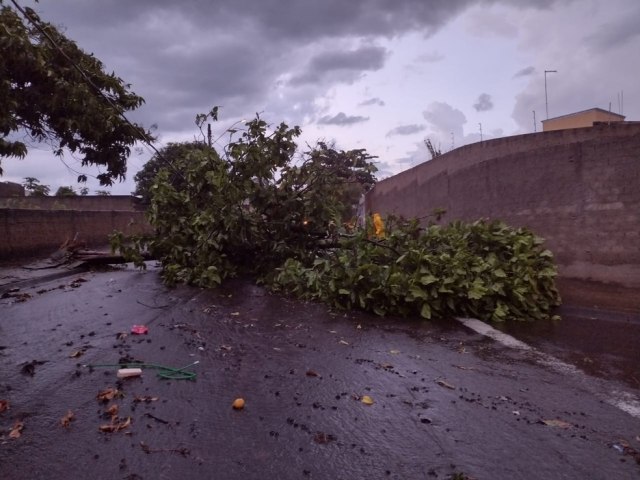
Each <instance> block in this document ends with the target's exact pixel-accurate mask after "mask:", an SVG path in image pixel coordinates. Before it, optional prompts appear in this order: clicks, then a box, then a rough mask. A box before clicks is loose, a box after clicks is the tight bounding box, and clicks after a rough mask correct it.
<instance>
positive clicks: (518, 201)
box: [365, 122, 640, 307]
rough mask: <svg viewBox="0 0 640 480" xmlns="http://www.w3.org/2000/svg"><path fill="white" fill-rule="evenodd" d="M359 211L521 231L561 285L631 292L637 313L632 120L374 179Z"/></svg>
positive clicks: (636, 173) (486, 145) (637, 183)
mask: <svg viewBox="0 0 640 480" xmlns="http://www.w3.org/2000/svg"><path fill="white" fill-rule="evenodd" d="M365 208H366V211H367V212H368V213H372V212H379V213H382V214H396V215H402V216H404V217H424V216H427V215H429V214H430V213H431V212H432V211H433V210H434V209H436V208H444V209H446V212H447V213H446V214H445V216H444V217H443V219H442V222H445V223H446V222H449V221H452V220H457V219H459V220H467V221H472V220H477V219H479V218H489V219H500V220H503V221H505V222H507V223H508V224H511V225H513V226H524V227H528V228H530V229H531V230H533V231H534V232H535V233H536V234H537V235H540V236H542V237H544V238H545V239H546V245H547V246H548V248H549V249H551V250H552V251H553V252H554V254H555V258H556V261H557V263H558V266H559V273H560V276H561V277H563V278H568V279H578V280H586V281H595V282H603V283H608V284H616V285H619V286H620V287H621V288H631V289H637V290H638V294H639V295H638V298H639V300H638V305H639V307H640V242H639V241H638V240H640V122H626V123H621V124H610V125H607V124H600V125H596V126H594V127H591V128H579V129H571V130H560V131H552V132H544V133H537V134H528V135H519V136H513V137H507V138H501V139H495V140H489V141H486V142H481V143H475V144H471V145H466V146H464V147H461V148H458V149H456V150H453V151H451V152H448V153H446V154H444V155H442V156H440V157H437V158H435V159H433V160H431V161H428V162H425V163H423V164H421V165H418V166H416V167H414V168H412V169H410V170H407V171H405V172H402V173H400V174H398V175H395V176H393V177H390V178H387V179H385V180H382V181H381V182H379V183H378V184H377V185H376V186H375V187H374V189H373V190H372V191H371V192H369V193H368V194H367V197H366V198H365ZM427 221H428V219H425V220H424V222H425V223H426V222H427Z"/></svg>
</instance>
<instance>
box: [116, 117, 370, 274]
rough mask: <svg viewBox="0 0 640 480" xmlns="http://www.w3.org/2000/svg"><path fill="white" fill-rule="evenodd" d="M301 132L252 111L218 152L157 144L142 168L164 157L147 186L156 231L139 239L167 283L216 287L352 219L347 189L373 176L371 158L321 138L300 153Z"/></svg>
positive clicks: (306, 249)
mask: <svg viewBox="0 0 640 480" xmlns="http://www.w3.org/2000/svg"><path fill="white" fill-rule="evenodd" d="M300 133H301V131H300V129H299V128H298V127H294V128H289V127H288V126H287V125H286V124H284V123H282V124H280V125H278V126H276V127H275V128H271V127H270V126H269V125H267V123H266V122H265V121H264V120H262V119H261V118H260V117H259V116H258V117H256V118H255V119H254V120H252V121H251V122H248V123H247V124H246V125H245V128H244V129H243V131H242V133H241V135H240V136H239V138H238V139H237V140H236V141H233V142H231V143H229V144H228V145H227V146H226V147H225V148H224V151H223V152H222V154H221V155H219V154H218V153H217V152H216V151H215V150H214V149H212V148H209V147H208V146H205V145H194V144H182V145H175V144H174V145H169V146H168V147H167V149H165V150H164V151H165V152H167V153H171V154H172V155H170V156H169V157H166V156H165V155H162V157H159V158H156V159H153V160H152V162H153V165H152V166H151V167H149V168H148V169H147V173H149V172H153V171H154V170H156V167H157V166H158V165H159V164H161V163H163V162H165V164H164V166H162V167H161V168H160V169H159V170H158V171H157V173H156V174H155V176H154V183H153V185H152V186H151V188H150V192H151V205H150V208H149V212H148V216H149V221H150V222H151V224H152V225H153V227H154V229H155V231H156V235H155V236H154V237H153V238H152V239H147V240H146V243H145V244H146V245H147V246H148V248H149V249H150V250H151V251H152V252H153V253H154V254H155V255H156V256H158V257H159V258H161V259H162V261H163V275H164V278H165V280H166V281H167V282H169V283H176V282H187V283H192V284H196V285H200V286H214V285H218V284H220V282H222V280H223V279H224V278H227V277H229V276H233V275H236V274H238V273H240V272H242V273H250V274H254V275H257V276H259V277H263V276H266V275H268V274H272V273H273V272H274V269H275V268H276V267H278V266H280V265H281V264H282V263H283V262H284V261H285V260H286V259H287V258H290V257H306V256H311V257H312V256H313V255H315V252H317V251H318V249H322V248H326V245H323V242H325V243H326V242H333V241H334V239H335V238H336V236H337V231H338V226H339V225H340V224H341V222H343V221H348V220H351V219H350V218H347V217H346V215H347V214H348V213H349V212H348V211H347V210H346V209H345V206H344V203H343V199H344V198H345V196H348V195H355V193H354V192H357V195H358V196H359V195H360V194H361V193H362V192H364V191H366V190H367V189H369V188H370V187H371V186H372V185H373V183H374V181H375V177H374V172H375V170H376V168H375V166H374V165H373V164H372V163H371V161H370V160H371V159H373V158H374V157H372V156H371V155H369V154H367V153H366V151H365V150H350V151H338V150H335V149H333V148H330V147H329V146H327V145H326V144H324V143H319V144H318V145H316V146H315V147H314V148H312V149H311V150H309V151H307V152H298V148H297V144H296V142H295V140H296V138H297V137H298V136H299V135H300ZM173 154H175V156H174V155H173ZM147 173H145V174H144V176H143V177H142V178H143V179H146V178H147V177H149V176H150V175H147ZM145 181H146V180H145ZM139 186H140V184H139ZM347 192H348V193H347ZM121 240H122V239H120V242H118V241H116V244H117V245H122V242H121ZM139 240H140V241H142V239H139Z"/></svg>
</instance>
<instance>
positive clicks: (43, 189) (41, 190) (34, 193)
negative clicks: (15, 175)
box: [22, 177, 51, 197]
mask: <svg viewBox="0 0 640 480" xmlns="http://www.w3.org/2000/svg"><path fill="white" fill-rule="evenodd" d="M22 185H23V186H24V189H25V191H26V192H27V195H28V196H30V197H46V196H48V195H49V192H51V188H49V186H48V185H41V184H40V180H38V179H37V178H35V177H25V179H24V182H23V183H22Z"/></svg>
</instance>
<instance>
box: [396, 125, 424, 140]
mask: <svg viewBox="0 0 640 480" xmlns="http://www.w3.org/2000/svg"><path fill="white" fill-rule="evenodd" d="M426 128H427V127H425V126H424V125H418V124H412V125H400V126H399V127H396V128H394V129H392V130H389V132H388V133H387V137H392V136H394V135H413V134H414V133H418V132H422V131H424V130H425V129H426Z"/></svg>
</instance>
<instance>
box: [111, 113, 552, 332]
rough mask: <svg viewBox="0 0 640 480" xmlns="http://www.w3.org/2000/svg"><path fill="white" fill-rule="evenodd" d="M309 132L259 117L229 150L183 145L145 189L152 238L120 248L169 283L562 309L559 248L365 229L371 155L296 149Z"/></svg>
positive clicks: (484, 314) (123, 242) (468, 229)
mask: <svg viewBox="0 0 640 480" xmlns="http://www.w3.org/2000/svg"><path fill="white" fill-rule="evenodd" d="M299 135H300V129H299V128H297V127H295V128H289V127H288V126H287V125H285V124H280V125H279V126H277V127H276V128H274V129H272V130H271V131H270V128H269V126H268V125H267V124H266V122H264V121H263V120H262V119H260V118H259V117H257V118H256V119H254V120H253V121H252V122H249V123H248V124H247V126H246V130H245V131H244V132H243V133H242V135H241V137H240V138H239V139H238V140H237V141H235V142H231V143H230V144H228V145H227V146H226V148H225V149H224V151H223V152H222V153H221V154H219V153H218V152H216V151H215V150H213V149H212V148H210V147H206V146H203V148H187V149H184V150H183V155H176V156H174V157H172V160H171V162H170V164H167V165H165V166H164V167H162V168H159V169H158V171H157V173H156V174H155V177H154V179H153V183H152V186H151V187H150V189H149V192H150V201H151V203H150V207H149V211H148V217H149V221H150V223H151V225H152V226H153V227H154V228H155V234H154V235H153V236H149V237H133V238H128V239H127V238H125V237H124V236H123V235H121V234H115V235H113V236H112V247H113V248H114V250H118V251H120V252H121V253H122V254H123V255H124V256H125V257H126V258H128V259H130V260H132V261H135V262H136V263H137V264H138V265H139V266H144V255H143V254H144V253H145V252H149V253H150V254H151V255H153V256H154V258H158V259H159V260H161V262H162V276H163V279H164V280H165V282H166V283H167V284H169V285H173V284H176V283H187V284H193V285H197V286H201V287H215V286H217V285H220V284H221V283H222V282H223V281H224V280H225V279H226V278H229V277H233V276H236V275H238V274H249V275H252V276H254V277H255V278H256V279H257V280H258V281H260V282H262V283H264V284H266V285H267V286H269V287H270V288H272V289H273V290H276V291H280V292H284V293H288V294H294V295H298V296H301V297H304V298H309V299H317V300H322V301H325V302H328V303H329V304H331V305H332V306H335V307H339V308H360V309H364V310H367V311H371V312H374V313H376V314H378V315H416V316H421V317H423V318H435V317H449V316H456V315H470V316H474V317H478V318H481V319H484V320H490V321H503V320H507V319H539V318H546V317H548V316H549V315H550V312H551V309H552V307H553V306H555V305H557V304H558V303H559V297H558V293H557V291H556V289H555V285H554V279H555V276H556V269H555V266H554V264H553V257H552V255H551V252H549V251H548V250H545V249H544V248H543V247H542V240H541V239H539V238H537V237H535V236H534V235H533V234H532V233H531V232H529V231H527V230H525V229H513V228H510V227H508V226H506V225H504V224H502V223H499V222H494V223H487V222H476V223H472V224H463V223H454V224H451V225H449V226H446V227H441V226H437V225H431V226H429V227H427V228H422V227H421V226H420V225H419V224H418V222H417V221H404V220H401V219H400V220H399V219H389V220H387V222H386V225H383V221H382V219H380V218H379V217H377V218H376V219H375V220H376V221H375V223H374V222H367V223H366V225H364V226H360V227H358V226H356V222H355V219H354V218H352V214H353V213H354V211H353V204H354V202H357V199H358V198H359V197H360V195H361V194H362V193H364V192H366V191H367V190H368V189H369V188H371V187H372V186H373V184H374V182H375V177H374V173H375V170H376V169H375V166H374V165H373V164H372V162H371V160H372V159H373V158H374V157H372V156H370V155H369V154H367V152H366V151H365V150H350V151H339V150H336V149H335V148H333V147H330V146H328V145H327V144H325V143H322V142H319V143H318V144H317V145H316V146H315V147H314V148H312V149H310V150H308V151H306V152H302V153H300V152H299V151H298V148H297V145H296V143H295V139H296V138H297V137H298V136H299ZM174 147H175V146H173V147H172V148H174ZM174 149H175V148H174ZM161 159H162V157H161Z"/></svg>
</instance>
